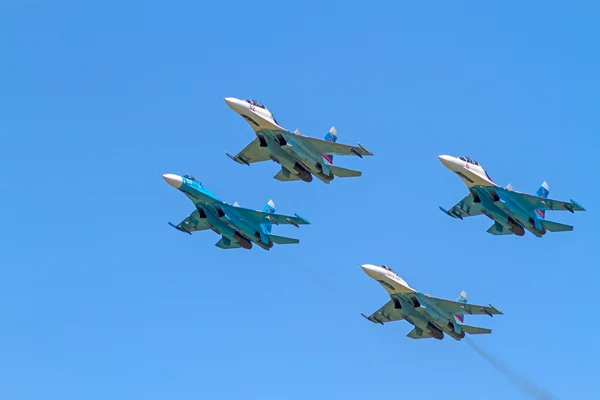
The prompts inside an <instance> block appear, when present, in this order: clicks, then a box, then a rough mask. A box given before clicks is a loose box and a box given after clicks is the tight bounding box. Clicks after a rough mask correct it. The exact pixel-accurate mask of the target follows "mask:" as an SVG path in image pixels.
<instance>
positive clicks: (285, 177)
mask: <svg viewBox="0 0 600 400" xmlns="http://www.w3.org/2000/svg"><path fill="white" fill-rule="evenodd" d="M273 178H275V179H277V180H278V181H282V182H290V181H299V180H301V179H302V178H300V175H294V174H292V173H291V172H290V171H288V170H287V169H285V168H281V170H280V171H279V172H278V173H277V175H275V176H274V177H273Z"/></svg>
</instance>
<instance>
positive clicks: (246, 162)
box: [225, 152, 250, 165]
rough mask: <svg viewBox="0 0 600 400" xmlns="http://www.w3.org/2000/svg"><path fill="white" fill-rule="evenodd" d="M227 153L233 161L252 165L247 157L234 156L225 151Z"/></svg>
mask: <svg viewBox="0 0 600 400" xmlns="http://www.w3.org/2000/svg"><path fill="white" fill-rule="evenodd" d="M225 154H226V155H227V157H229V158H231V159H232V160H233V161H235V162H237V163H239V164H246V165H250V163H249V162H248V161H247V160H246V159H244V158H242V157H234V156H232V155H231V154H229V153H228V152H225Z"/></svg>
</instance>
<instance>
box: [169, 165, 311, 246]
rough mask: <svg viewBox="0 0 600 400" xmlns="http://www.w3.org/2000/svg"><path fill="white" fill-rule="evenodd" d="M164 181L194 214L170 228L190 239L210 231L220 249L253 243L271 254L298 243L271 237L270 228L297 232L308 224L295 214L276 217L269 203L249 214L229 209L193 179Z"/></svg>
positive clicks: (173, 177)
mask: <svg viewBox="0 0 600 400" xmlns="http://www.w3.org/2000/svg"><path fill="white" fill-rule="evenodd" d="M163 179H164V180H165V181H166V182H167V183H168V184H169V185H171V186H173V187H174V188H175V189H177V190H179V191H181V192H183V194H185V195H186V196H187V197H188V198H189V199H190V200H191V201H192V203H194V205H195V206H196V210H194V212H193V213H191V214H190V215H189V216H188V217H187V218H186V219H184V220H183V221H181V222H180V223H179V224H177V225H175V224H172V223H171V222H169V225H171V226H172V227H174V228H175V229H177V230H179V231H181V232H185V233H188V234H190V235H191V234H192V232H196V231H204V230H208V229H210V230H212V231H214V232H216V233H218V234H219V235H221V236H222V237H221V240H219V241H218V242H217V244H216V246H217V247H220V248H222V249H236V248H244V249H251V248H252V243H256V244H257V245H258V246H260V247H262V248H263V249H265V250H270V249H271V248H272V247H273V244H274V243H277V244H295V243H299V242H300V241H299V240H298V239H294V238H289V237H283V236H276V235H273V234H271V227H272V226H273V224H275V225H280V224H290V225H294V226H296V227H297V228H298V227H299V225H302V224H310V222H308V221H307V220H306V219H304V218H302V217H301V216H299V215H298V214H294V215H295V216H288V215H281V214H275V203H273V200H269V202H268V203H267V205H265V207H264V208H263V210H262V211H257V210H251V209H248V208H243V207H240V206H239V204H238V203H237V202H236V203H234V204H233V205H231V204H228V203H226V202H224V201H221V200H219V199H218V198H217V197H216V196H215V195H214V194H212V193H211V192H210V191H208V190H207V189H206V188H205V187H204V186H203V185H202V184H201V183H200V182H198V180H196V179H195V178H194V177H193V176H190V175H184V176H179V175H174V174H165V175H163Z"/></svg>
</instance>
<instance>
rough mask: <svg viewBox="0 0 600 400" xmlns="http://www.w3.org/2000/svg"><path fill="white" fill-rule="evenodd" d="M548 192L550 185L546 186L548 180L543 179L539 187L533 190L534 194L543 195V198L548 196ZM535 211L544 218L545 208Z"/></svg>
mask: <svg viewBox="0 0 600 400" xmlns="http://www.w3.org/2000/svg"><path fill="white" fill-rule="evenodd" d="M549 193H550V186H548V182H546V181H544V183H542V186H540V188H539V189H538V190H537V192H535V194H536V195H537V196H538V197H543V198H544V199H547V198H548V194H549ZM535 212H536V213H537V214H538V215H539V216H540V217H541V218H542V219H544V218H546V211H545V210H535Z"/></svg>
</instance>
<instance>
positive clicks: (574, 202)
mask: <svg viewBox="0 0 600 400" xmlns="http://www.w3.org/2000/svg"><path fill="white" fill-rule="evenodd" d="M569 200H571V203H573V204H575V206H577V207H578V208H580V211H586V209H585V208H584V207H583V206H582V205H581V204H579V203H578V202H576V201H575V200H573V199H569ZM569 211H571V210H569ZM571 212H573V211H571Z"/></svg>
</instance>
